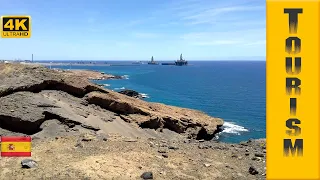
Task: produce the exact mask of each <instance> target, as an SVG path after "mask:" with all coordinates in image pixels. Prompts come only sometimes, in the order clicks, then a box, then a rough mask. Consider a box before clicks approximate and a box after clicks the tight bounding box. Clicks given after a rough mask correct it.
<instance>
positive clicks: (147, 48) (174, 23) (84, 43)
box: [0, 0, 265, 60]
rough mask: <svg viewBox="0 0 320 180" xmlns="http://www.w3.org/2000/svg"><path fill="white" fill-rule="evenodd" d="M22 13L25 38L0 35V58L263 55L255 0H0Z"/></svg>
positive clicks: (260, 9)
mask: <svg viewBox="0 0 320 180" xmlns="http://www.w3.org/2000/svg"><path fill="white" fill-rule="evenodd" d="M0 4H1V6H0V13H1V15H20V14H21V15H23V14H25V15H30V16H31V17H32V36H31V38H30V39H2V38H0V59H18V58H20V59H30V58H31V54H32V53H33V54H34V57H35V59H36V60H148V59H150V57H151V56H152V55H153V56H154V57H155V60H175V59H176V58H178V57H179V55H180V53H183V55H184V57H185V58H186V59H188V60H222V59H242V60H244V59H247V60H255V59H257V60H264V57H265V1H262V0H90V1H89V0H77V1H76V0H52V1H49V0H28V1H25V0H10V1H8V0H0Z"/></svg>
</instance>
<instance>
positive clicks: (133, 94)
mask: <svg viewBox="0 0 320 180" xmlns="http://www.w3.org/2000/svg"><path fill="white" fill-rule="evenodd" d="M119 93H120V94H124V95H127V96H130V97H134V98H139V99H141V98H143V97H142V96H141V95H140V94H139V93H138V92H137V91H134V90H130V89H126V90H123V91H119Z"/></svg>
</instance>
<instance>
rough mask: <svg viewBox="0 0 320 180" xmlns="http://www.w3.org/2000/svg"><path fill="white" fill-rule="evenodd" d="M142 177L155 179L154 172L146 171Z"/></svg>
mask: <svg viewBox="0 0 320 180" xmlns="http://www.w3.org/2000/svg"><path fill="white" fill-rule="evenodd" d="M140 177H141V178H142V179H153V174H152V172H144V173H143V174H142V175H141V176H140Z"/></svg>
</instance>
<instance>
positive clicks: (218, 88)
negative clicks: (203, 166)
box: [51, 61, 266, 143]
mask: <svg viewBox="0 0 320 180" xmlns="http://www.w3.org/2000/svg"><path fill="white" fill-rule="evenodd" d="M108 63H110V64H119V63H120V62H116V61H108ZM121 63H122V66H79V65H76V66H51V68H63V69H69V68H71V69H90V70H97V71H101V72H104V73H107V74H114V75H121V76H123V75H124V76H125V77H126V79H122V80H101V81H96V82H97V83H99V84H104V85H105V87H106V88H109V89H112V90H115V91H119V90H122V89H132V90H136V91H138V92H140V93H142V94H144V95H145V96H147V98H145V100H146V101H150V102H160V103H164V104H168V105H174V106H180V107H185V108H192V109H197V110H200V111H203V112H205V113H207V114H209V115H211V116H213V117H220V118H222V119H224V121H225V124H224V127H223V128H224V130H223V132H222V133H220V135H219V140H220V141H223V142H232V143H238V142H240V141H245V140H248V139H249V138H254V139H255V138H265V137H266V106H265V103H266V97H265V96H266V86H265V84H266V72H265V69H266V63H265V61H191V62H189V65H188V66H170V65H169V66H164V65H147V64H142V65H135V66H131V65H129V64H130V63H129V62H127V63H125V62H121Z"/></svg>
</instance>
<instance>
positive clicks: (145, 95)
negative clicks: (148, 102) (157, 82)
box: [139, 93, 150, 98]
mask: <svg viewBox="0 0 320 180" xmlns="http://www.w3.org/2000/svg"><path fill="white" fill-rule="evenodd" d="M139 94H140V95H141V96H142V98H150V97H149V95H148V94H146V93H139Z"/></svg>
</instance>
